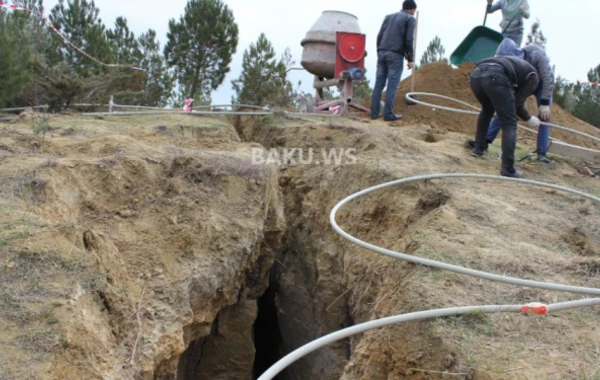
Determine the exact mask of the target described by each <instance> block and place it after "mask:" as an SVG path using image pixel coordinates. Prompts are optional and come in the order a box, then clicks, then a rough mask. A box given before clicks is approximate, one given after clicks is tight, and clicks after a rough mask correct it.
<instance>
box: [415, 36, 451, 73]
mask: <svg viewBox="0 0 600 380" xmlns="http://www.w3.org/2000/svg"><path fill="white" fill-rule="evenodd" d="M445 53H446V49H444V46H443V45H442V40H441V39H440V38H439V37H438V36H435V38H434V39H433V40H431V42H430V43H429V45H428V46H427V49H426V50H425V52H424V53H423V56H422V57H421V66H423V65H426V64H428V63H434V62H446V63H448V59H447V58H445V57H444V54H445Z"/></svg>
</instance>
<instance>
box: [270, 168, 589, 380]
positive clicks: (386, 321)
mask: <svg viewBox="0 0 600 380" xmlns="http://www.w3.org/2000/svg"><path fill="white" fill-rule="evenodd" d="M435 178H485V179H492V180H501V181H512V182H520V183H524V184H529V185H535V186H541V187H547V188H551V189H555V190H560V191H566V192H568V193H571V194H575V195H580V196H582V197H584V198H588V199H590V200H592V201H594V202H598V203H600V198H598V197H596V196H593V195H590V194H587V193H584V192H581V191H578V190H573V189H570V188H567V187H563V186H559V185H553V184H549V183H544V182H538V181H533V180H527V179H521V178H509V177H499V176H492V175H486V174H471V173H467V174H463V173H441V174H429V175H420V176H414V177H409V178H403V179H399V180H396V181H391V182H387V183H383V184H381V185H377V186H373V187H370V188H367V189H364V190H362V191H359V192H357V193H354V194H352V195H350V196H348V197H346V198H345V199H343V200H342V201H340V202H339V203H338V204H336V205H335V207H334V208H333V209H332V210H331V213H330V214H329V221H330V223H331V225H332V226H333V228H334V230H335V231H336V232H337V233H338V234H340V235H341V236H342V237H344V238H346V239H347V240H349V241H351V242H353V243H355V244H357V245H359V246H361V247H364V248H367V249H369V250H371V251H374V252H377V253H382V254H384V255H388V256H391V257H395V258H399V259H402V260H406V261H410V262H414V263H417V264H422V265H426V266H431V267H435V268H439V269H446V270H449V271H453V272H457V273H461V274H466V275H470V276H475V277H479V278H484V279H487V280H492V281H499V282H504V283H508V284H514V285H521V286H528V287H533V288H540V289H548V290H558V291H564V292H570V293H584V294H595V295H600V289H596V288H583V287H576V286H568V285H559V284H553V283H544V282H537V281H529V280H522V279H518V278H513V277H506V276H498V275H494V274H490V273H486V272H481V271H475V270H472V269H467V268H463V267H459V266H455V265H450V264H446V263H442V262H438V261H434V260H428V259H424V258H421V257H416V256H411V255H408V254H405V253H400V252H396V251H391V250H388V249H385V248H381V247H378V246H375V245H372V244H369V243H367V242H364V241H362V240H360V239H357V238H355V237H353V236H352V235H350V234H348V233H347V232H345V231H344V230H342V229H341V228H340V227H339V225H338V224H337V222H336V220H335V216H336V214H337V212H338V211H339V209H340V208H341V207H342V206H344V205H345V204H346V203H348V202H350V201H351V200H353V199H356V198H358V197H361V196H363V195H366V194H368V193H371V192H373V191H376V190H380V189H383V188H385V187H389V186H395V185H400V184H403V183H408V182H415V181H422V180H428V179H435ZM596 305H600V298H591V299H584V300H577V301H569V302H563V303H556V304H551V305H548V307H547V311H548V312H556V311H561V310H567V309H574V308H581V307H589V306H596ZM522 307H523V305H491V306H465V307H452V308H445V309H435V310H427V311H420V312H416V313H408V314H401V315H396V316H392V317H386V318H381V319H376V320H373V321H369V322H365V323H361V324H358V325H355V326H351V327H348V328H345V329H342V330H339V331H336V332H333V333H331V334H328V335H325V336H323V337H321V338H319V339H316V340H314V341H312V342H309V343H307V344H305V345H304V346H301V347H300V348H298V349H296V350H294V351H292V352H291V353H289V354H288V355H286V356H285V357H283V358H282V359H280V360H279V361H277V362H276V363H275V364H274V365H273V366H271V367H270V368H269V369H268V370H267V371H265V372H264V373H263V374H262V375H261V376H260V377H259V378H258V380H271V379H273V378H274V377H275V376H276V375H277V374H278V373H280V372H281V371H283V370H284V369H285V368H287V367H288V366H289V365H291V364H292V363H294V362H295V361H297V360H298V359H300V358H302V357H304V356H306V355H308V354H309V353H311V352H312V351H315V350H317V349H319V348H321V347H324V346H326V345H328V344H330V343H333V342H335V341H338V340H341V339H344V338H347V337H349V336H352V335H355V334H359V333H362V332H364V331H367V330H371V329H376V328H380V327H384V326H388V325H392V324H398V323H403V322H410V321H416V320H420V319H430V318H438V317H444V316H450V315H463V314H469V313H473V312H483V313H502V312H503V313H506V312H512V313H518V312H521V311H522V309H521V308H522Z"/></svg>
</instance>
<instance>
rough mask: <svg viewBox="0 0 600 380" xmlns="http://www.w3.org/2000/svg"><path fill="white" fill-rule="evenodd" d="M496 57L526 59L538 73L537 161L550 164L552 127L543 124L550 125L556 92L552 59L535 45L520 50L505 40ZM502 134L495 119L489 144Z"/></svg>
mask: <svg viewBox="0 0 600 380" xmlns="http://www.w3.org/2000/svg"><path fill="white" fill-rule="evenodd" d="M496 56H497V57H501V56H513V57H518V58H521V59H524V60H525V61H527V62H529V63H530V64H531V65H532V66H533V67H534V68H535V69H536V71H537V72H538V77H539V85H538V87H537V89H536V90H535V93H534V95H535V98H536V100H537V105H538V108H539V119H540V120H541V121H542V124H540V127H539V128H538V137H537V150H536V152H537V160H538V161H540V162H544V163H550V159H548V157H547V156H546V154H547V153H548V145H549V143H550V127H549V126H548V125H546V124H545V123H543V122H546V123H550V107H551V105H552V94H553V92H554V85H555V80H554V73H553V72H552V67H551V66H550V59H549V58H548V55H547V54H546V51H545V50H544V49H543V48H541V47H539V46H537V45H534V44H530V45H526V46H525V47H523V48H520V47H519V46H517V44H515V43H514V42H513V41H512V40H511V39H509V38H505V39H504V40H503V41H502V43H500V46H498V49H497V50H496ZM499 132H500V121H499V120H498V117H494V118H493V119H492V122H491V123H490V128H489V130H488V134H487V143H488V144H491V143H492V142H493V141H494V139H495V138H496V136H498V133H499ZM474 144H475V142H474V140H471V141H469V145H470V146H471V147H474Z"/></svg>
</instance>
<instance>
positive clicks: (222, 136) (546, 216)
mask: <svg viewBox="0 0 600 380" xmlns="http://www.w3.org/2000/svg"><path fill="white" fill-rule="evenodd" d="M425 69H426V68H423V69H422V70H425ZM418 85H419V81H418V78H417V86H418ZM417 90H420V89H418V88H417ZM399 107H400V109H401V111H402V112H403V113H404V114H405V115H410V113H409V112H414V113H415V115H416V113H419V112H422V115H423V116H422V118H419V117H416V116H415V117H414V118H413V119H412V120H411V118H410V117H409V116H406V118H405V119H404V120H403V121H402V122H400V123H394V124H392V125H390V124H384V123H380V122H367V121H365V120H359V119H342V118H334V119H327V118H315V117H307V118H303V119H293V118H290V117H284V116H282V115H279V116H276V117H263V118H259V117H251V116H246V117H231V118H224V117H213V118H206V117H198V116H192V115H159V116H155V115H153V116H136V117H121V118H119V117H106V118H104V119H97V118H96V119H95V118H90V117H82V116H77V115H71V116H59V117H55V118H51V119H50V120H49V127H48V128H47V132H46V133H45V135H43V134H39V133H38V134H35V133H33V132H32V130H35V131H38V132H39V128H32V126H35V125H37V123H39V122H40V121H39V120H27V119H25V118H21V119H20V120H18V121H17V122H15V123H13V124H3V125H0V193H1V197H0V207H1V209H2V212H1V213H0V225H1V227H0V303H1V305H0V326H1V329H0V378H1V379H5V378H6V379H13V378H18V379H21V378H27V379H148V380H150V379H174V380H175V379H177V380H188V379H248V380H250V379H256V378H257V376H259V375H260V374H261V373H262V372H263V371H264V370H266V369H267V368H268V367H269V366H270V365H272V364H273V363H274V362H275V361H276V360H278V359H279V358H281V357H282V356H283V355H285V354H287V353H289V352H291V351H292V350H294V349H296V348H298V347H300V346H301V345H303V344H305V343H307V342H309V341H311V340H314V339H316V338H319V337H322V336H324V335H326V334H329V333H331V332H334V331H337V330H339V329H342V328H345V327H348V326H352V325H355V324H357V323H361V322H365V321H369V320H373V319H377V318H382V317H386V316H391V315H396V314H402V313H407V312H412V311H420V310H428V309H435V308H442V307H450V306H467V305H487V304H523V303H528V302H533V301H539V302H545V303H554V302H561V301H566V300H575V299H579V298H584V297H585V295H572V294H565V293H558V292H551V291H543V290H535V289H529V288H523V287H517V286H511V285H504V284H499V283H493V282H489V281H484V280H480V279H476V278H471V277H467V276H463V275H458V274H453V273H449V272H446V271H441V270H437V269H432V268H428V267H422V266H419V265H415V264H411V263H408V262H404V261H399V260H396V259H393V258H391V257H387V256H382V255H379V254H376V253H374V252H371V251H368V250H366V249H363V248H359V247H357V246H355V245H354V244H352V243H350V242H348V241H346V240H344V239H343V238H341V237H340V236H339V235H338V234H337V233H335V231H334V230H333V228H332V227H331V224H330V222H329V212H330V210H331V209H332V208H333V207H334V206H335V204H336V203H338V202H339V201H340V200H341V199H343V198H344V197H346V196H348V195H350V194H352V193H354V192H356V191H359V190H361V189H364V188H367V187H369V186H373V185H377V184H381V183H383V182H387V181H391V180H394V179H399V178H403V177H407V176H412V175H417V174H427V173H441V172H465V173H484V174H492V175H495V174H497V173H498V170H499V161H498V160H497V157H496V154H497V152H498V142H496V143H495V144H494V145H493V146H492V147H491V148H490V153H489V155H488V156H487V157H485V158H483V159H476V158H473V157H471V156H469V155H468V151H467V149H465V148H464V141H465V139H466V138H467V136H466V135H465V133H466V134H468V135H469V136H470V135H471V134H472V128H473V124H474V119H473V118H471V119H466V122H468V123H470V124H469V126H470V127H467V126H466V124H465V126H464V128H465V129H464V130H458V129H456V128H457V127H456V125H458V124H460V123H459V122H454V121H452V119H451V118H450V116H448V114H445V115H446V116H448V119H446V118H444V117H440V118H439V119H436V118H437V117H438V116H437V114H436V116H430V119H427V116H426V108H424V107H423V108H422V109H420V108H421V107H420V106H415V107H406V108H404V106H402V105H399ZM408 108H410V110H408ZM405 111H406V112H405ZM435 112H438V113H439V114H440V115H441V111H435ZM432 118H433V119H432ZM446 122H447V123H446ZM578 123H581V122H578ZM566 126H569V125H566ZM578 126H579V124H573V125H572V126H571V127H573V128H577V127H578ZM586 128H588V126H586ZM521 143H527V141H525V142H520V144H521ZM527 148H528V147H527V146H523V145H520V147H519V154H524V153H525V152H526V151H527V150H526V149H527ZM286 149H302V151H301V152H302V153H301V154H303V155H304V156H303V157H298V151H297V150H296V156H294V158H296V161H297V162H296V163H293V162H288V163H283V164H281V165H278V164H277V163H276V162H270V161H264V160H257V158H258V155H257V154H256V153H257V152H262V153H263V154H265V155H266V154H267V153H271V154H270V155H268V157H271V158H280V159H281V158H282V157H283V156H284V154H283V153H284V152H285V150H286ZM311 149H312V154H313V160H312V161H310V162H309V161H308V160H307V155H308V153H306V152H309V151H310V150H311ZM331 149H337V151H333V154H340V152H341V150H342V149H346V150H345V151H343V152H345V155H344V156H342V157H341V160H339V161H338V162H336V160H335V159H333V161H332V162H329V163H327V162H325V161H326V160H325V159H323V154H324V153H325V154H327V153H329V154H331V152H332V151H331ZM347 149H354V150H352V151H350V150H347ZM275 152H277V153H279V155H278V156H276V155H275V154H274V153H275ZM261 157H263V158H264V157H266V156H261ZM330 157H331V156H330ZM298 158H303V159H304V160H303V163H300V162H299V160H298ZM354 158H355V159H354ZM553 159H554V161H553V162H552V163H551V164H538V163H519V164H518V167H519V169H521V170H523V172H524V173H525V176H526V177H527V178H530V179H535V180H539V181H543V182H550V183H555V184H559V185H564V186H569V187H573V188H576V189H579V190H581V191H585V192H588V193H591V194H594V195H596V196H600V182H599V181H598V178H592V177H586V176H583V175H581V174H579V172H578V171H577V169H576V168H575V167H574V166H573V165H572V164H571V162H570V161H569V160H568V159H566V158H561V157H556V156H555V157H553ZM316 161H319V163H317V162H316ZM599 210H600V207H599V206H598V205H596V204H592V203H591V202H590V201H588V200H585V199H583V198H580V197H576V196H573V195H570V194H567V193H562V192H559V191H554V190H548V189H543V188H533V187H525V186H523V185H520V184H511V183H505V182H498V181H492V180H483V179H478V180H474V179H470V180H463V179H451V180H428V181H423V182H416V183H411V184H407V185H402V186H397V187H392V188H387V189H384V190H380V191H378V192H376V193H372V194H370V195H367V196H365V197H362V198H359V199H356V200H355V201H353V202H352V203H350V204H348V205H346V206H345V207H344V208H342V209H341V210H340V212H339V215H338V223H339V224H340V226H341V227H342V228H344V230H346V231H347V232H349V233H351V234H352V235H354V236H357V237H359V238H361V239H363V240H365V241H368V242H370V243H373V244H376V245H380V246H383V247H386V248H389V249H393V250H396V251H399V252H405V253H409V254H414V255H418V256H421V257H427V258H430V259H434V260H440V261H444V262H448V263H452V264H455V265H460V266H465V267H469V268H473V269H478V270H483V271H487V272H491V273H495V274H500V275H508V276H516V277H521V278H526V279H531V280H538V281H548V282H557V283H561V284H572V285H579V286H588V287H600V271H599V270H600V248H599V246H600V217H599V216H598V215H599V213H598V211H599ZM599 321H600V310H599V309H598V308H597V307H595V308H587V309H580V310H573V311H564V312H558V313H555V314H552V315H550V316H545V317H534V316H525V315H519V314H494V315H482V314H473V315H468V316H464V317H446V318H439V319H435V320H429V321H420V322H412V323H406V324H403V325H398V326H393V327H386V328H381V329H375V330H371V331H368V332H366V333H363V334H360V335H356V336H353V337H352V338H349V339H345V340H342V341H339V342H336V343H333V344H331V345H328V346H327V347H323V348H321V349H319V350H317V351H315V352H313V353H312V354H310V355H309V356H307V357H305V358H303V359H301V360H299V361H298V362H296V363H294V364H293V365H291V366H290V367H289V368H287V369H286V370H285V371H284V372H282V373H281V375H280V376H278V379H283V380H300V379H302V380H304V379H323V380H330V379H331V380H333V379H340V380H358V379H365V380H366V379H374V380H379V379H382V380H384V379H387V380H392V379H411V380H413V379H415V380H416V379H450V378H452V379H457V378H458V379H588V378H594V376H598V375H599V374H600V364H599V363H600V331H599V330H598V327H597V326H598V322H599Z"/></svg>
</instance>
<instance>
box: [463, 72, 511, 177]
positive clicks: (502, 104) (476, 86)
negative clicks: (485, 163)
mask: <svg viewBox="0 0 600 380" xmlns="http://www.w3.org/2000/svg"><path fill="white" fill-rule="evenodd" d="M470 84H471V90H472V91H473V94H474V95H475V97H476V98H477V100H478V101H479V103H481V107H482V108H481V112H480V113H479V118H478V119H477V132H476V133H475V149H478V150H482V151H483V150H484V149H485V148H487V141H486V137H487V133H488V128H489V125H490V121H491V120H492V117H493V116H494V112H495V113H496V114H497V115H498V120H499V121H500V126H501V128H502V167H504V168H506V169H508V170H509V171H512V170H513V169H514V164H515V147H516V145H517V121H518V120H517V114H516V105H515V93H514V91H513V88H512V84H511V83H510V81H509V79H508V77H507V76H506V74H504V69H503V68H502V67H500V66H497V65H489V64H482V65H479V66H478V67H477V68H476V69H475V71H473V73H472V74H471V78H470Z"/></svg>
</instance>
